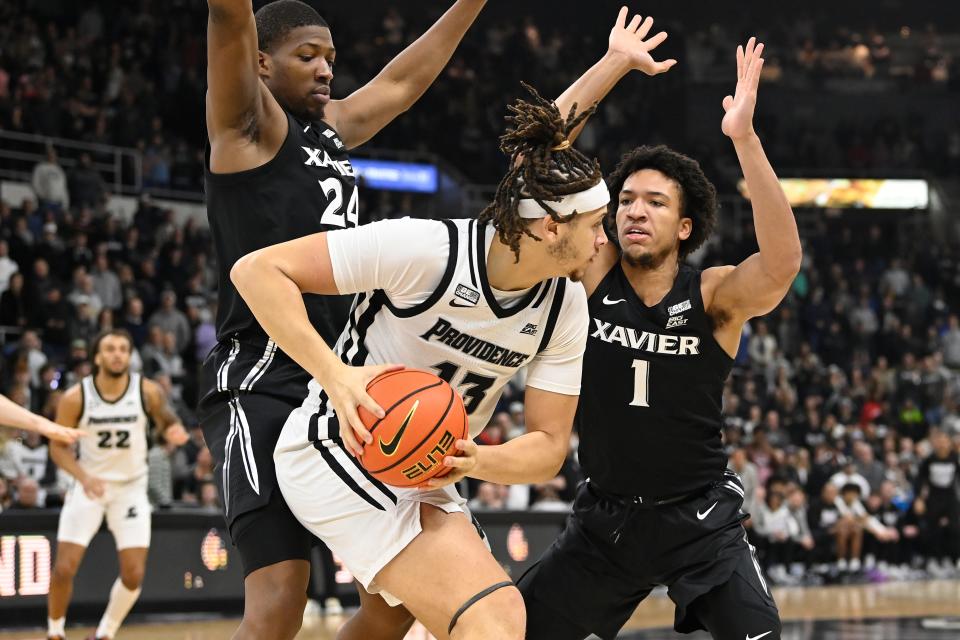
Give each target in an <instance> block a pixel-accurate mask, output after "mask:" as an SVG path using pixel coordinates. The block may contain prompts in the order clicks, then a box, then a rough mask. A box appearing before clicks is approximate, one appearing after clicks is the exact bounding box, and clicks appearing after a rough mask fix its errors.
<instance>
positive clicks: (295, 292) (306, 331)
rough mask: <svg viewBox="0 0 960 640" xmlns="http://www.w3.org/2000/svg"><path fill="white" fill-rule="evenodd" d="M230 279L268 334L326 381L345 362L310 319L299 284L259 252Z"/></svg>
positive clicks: (232, 272)
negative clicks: (332, 349)
mask: <svg viewBox="0 0 960 640" xmlns="http://www.w3.org/2000/svg"><path fill="white" fill-rule="evenodd" d="M258 253H259V252H258ZM230 279H231V281H232V282H233V284H234V286H236V288H237V291H238V292H239V293H240V295H241V297H242V298H243V300H244V302H246V303H247V306H248V307H249V308H250V311H251V312H252V313H253V315H254V317H255V318H256V319H257V322H259V323H260V326H261V327H263V330H264V331H266V332H267V335H268V336H270V337H271V338H272V339H273V341H274V342H276V343H277V346H278V347H280V349H282V350H283V351H284V353H286V354H287V355H289V356H290V357H291V358H293V360H294V361H295V362H296V363H297V364H299V365H300V366H301V367H303V368H304V370H305V371H307V372H308V373H310V374H311V375H312V376H313V377H314V378H316V379H317V381H318V382H319V383H320V384H321V385H323V384H324V382H325V381H326V379H327V378H328V376H329V375H330V374H331V372H332V371H334V370H335V368H336V366H337V365H340V364H341V362H340V360H339V358H337V356H336V355H335V354H334V353H333V351H331V350H330V347H328V346H327V343H326V342H324V340H323V338H322V337H321V336H320V334H319V333H317V330H316V329H314V328H313V325H312V324H311V323H310V318H309V317H308V316H307V308H306V305H304V303H303V293H302V292H301V291H300V289H299V287H298V286H297V284H296V283H295V282H294V281H293V280H292V279H290V277H289V276H287V275H286V274H285V273H283V271H281V270H280V268H279V267H278V266H277V265H275V264H273V263H271V262H270V259H269V258H266V257H262V256H258V255H257V254H256V253H255V254H251V255H248V256H246V257H244V258H242V259H241V260H239V261H238V262H237V263H236V264H235V265H234V267H233V269H231V270H230Z"/></svg>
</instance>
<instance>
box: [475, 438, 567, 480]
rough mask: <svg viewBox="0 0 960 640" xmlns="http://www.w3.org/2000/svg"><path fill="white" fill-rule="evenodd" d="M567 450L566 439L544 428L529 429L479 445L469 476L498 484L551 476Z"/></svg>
mask: <svg viewBox="0 0 960 640" xmlns="http://www.w3.org/2000/svg"><path fill="white" fill-rule="evenodd" d="M566 454H567V442H561V438H560V437H559V436H557V435H554V434H550V433H547V432H545V431H529V432H527V433H525V434H523V435H522V436H519V437H517V438H514V439H513V440H510V441H509V442H505V443H503V444H498V445H491V446H484V447H480V448H479V450H478V452H477V466H475V467H474V468H473V470H471V472H470V473H469V475H470V477H472V478H476V479H478V480H486V481H487V482H495V483H497V484H526V483H539V482H547V481H548V480H552V479H553V478H554V477H556V475H557V474H558V473H560V467H562V466H563V461H564V459H565V458H566Z"/></svg>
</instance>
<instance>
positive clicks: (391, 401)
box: [358, 369, 467, 487]
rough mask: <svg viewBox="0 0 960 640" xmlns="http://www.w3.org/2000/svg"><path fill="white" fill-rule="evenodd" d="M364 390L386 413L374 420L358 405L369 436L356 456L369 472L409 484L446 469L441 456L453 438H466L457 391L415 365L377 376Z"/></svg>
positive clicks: (451, 448) (449, 449)
mask: <svg viewBox="0 0 960 640" xmlns="http://www.w3.org/2000/svg"><path fill="white" fill-rule="evenodd" d="M367 393H369V394H370V397H372V398H373V399H374V400H375V401H376V402H377V404H379V405H380V406H381V407H382V408H383V411H384V413H385V414H386V415H384V417H383V418H382V419H377V417H376V416H374V415H373V414H372V413H370V412H369V411H367V410H366V409H364V408H363V407H358V411H359V414H360V419H361V420H362V421H363V424H364V426H366V427H367V429H368V430H369V431H370V434H371V435H372V436H373V441H372V442H371V443H370V444H367V445H365V446H364V452H363V456H362V457H361V458H360V461H361V462H362V464H363V466H364V468H365V469H366V470H367V471H369V472H370V474H371V475H372V476H373V477H375V478H376V479H378V480H380V481H381V482H383V483H385V484H389V485H393V486H395V487H412V486H415V485H418V484H420V483H422V482H425V481H426V480H429V479H430V478H434V477H437V476H442V475H445V474H446V473H448V472H449V471H450V468H449V467H445V466H443V459H444V457H445V456H447V455H448V454H455V453H456V449H454V446H453V445H454V442H456V441H457V440H458V439H462V438H466V437H467V412H466V411H465V410H464V408H463V400H461V398H460V394H458V393H457V392H456V391H454V390H453V388H452V387H451V386H450V385H449V384H447V383H446V382H445V381H443V380H441V379H440V378H438V377H437V376H435V375H434V374H432V373H428V372H426V371H418V370H416V369H404V370H402V371H392V372H390V373H385V374H383V375H380V376H377V377H376V378H374V379H373V380H371V381H370V384H368V385H367Z"/></svg>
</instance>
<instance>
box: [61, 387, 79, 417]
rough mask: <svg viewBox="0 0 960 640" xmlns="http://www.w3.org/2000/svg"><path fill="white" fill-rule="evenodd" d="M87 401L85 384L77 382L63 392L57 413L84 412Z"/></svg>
mask: <svg viewBox="0 0 960 640" xmlns="http://www.w3.org/2000/svg"><path fill="white" fill-rule="evenodd" d="M84 400H85V392H84V389H83V382H82V381H81V382H77V383H76V384H74V385H72V386H71V387H70V388H68V389H67V390H66V391H64V392H63V395H62V396H60V400H59V401H58V402H57V412H58V413H60V412H64V411H66V412H68V415H69V414H74V413H75V414H77V416H79V415H80V413H81V412H82V411H83V405H84Z"/></svg>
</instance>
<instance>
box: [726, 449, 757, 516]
mask: <svg viewBox="0 0 960 640" xmlns="http://www.w3.org/2000/svg"><path fill="white" fill-rule="evenodd" d="M728 466H729V467H730V468H731V469H732V470H733V471H735V472H736V473H737V474H738V475H739V476H740V481H741V482H742V483H743V493H744V498H743V508H744V510H745V511H747V513H753V512H754V509H755V505H756V500H757V487H758V486H759V483H758V480H757V467H756V465H755V464H753V463H752V462H750V460H749V459H748V458H747V451H746V450H745V449H734V450H733V453H731V454H730V460H729V462H728Z"/></svg>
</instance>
